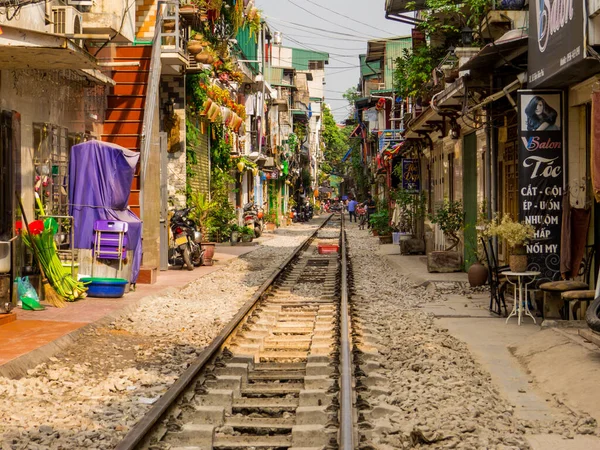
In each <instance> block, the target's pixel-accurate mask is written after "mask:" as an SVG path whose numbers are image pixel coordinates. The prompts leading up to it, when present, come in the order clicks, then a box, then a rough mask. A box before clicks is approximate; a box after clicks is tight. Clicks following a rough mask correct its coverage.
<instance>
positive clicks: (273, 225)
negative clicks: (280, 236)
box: [265, 222, 277, 231]
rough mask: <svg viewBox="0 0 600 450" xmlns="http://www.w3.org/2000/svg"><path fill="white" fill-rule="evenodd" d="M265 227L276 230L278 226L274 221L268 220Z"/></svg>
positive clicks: (268, 229)
mask: <svg viewBox="0 0 600 450" xmlns="http://www.w3.org/2000/svg"><path fill="white" fill-rule="evenodd" d="M265 228H266V230H267V231H275V229H276V228H277V225H275V224H274V223H269V222H267V223H266V224H265Z"/></svg>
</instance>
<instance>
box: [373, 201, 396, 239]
mask: <svg viewBox="0 0 600 450" xmlns="http://www.w3.org/2000/svg"><path fill="white" fill-rule="evenodd" d="M369 223H370V224H371V230H372V232H373V236H379V243H380V244H391V243H392V227H391V226H390V214H389V211H388V210H387V209H381V210H379V211H378V212H376V213H374V214H371V217H370V218H369Z"/></svg>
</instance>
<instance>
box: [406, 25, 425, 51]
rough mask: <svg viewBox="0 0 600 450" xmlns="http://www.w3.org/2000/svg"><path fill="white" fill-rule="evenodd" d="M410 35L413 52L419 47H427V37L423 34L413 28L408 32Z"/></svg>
mask: <svg viewBox="0 0 600 450" xmlns="http://www.w3.org/2000/svg"><path fill="white" fill-rule="evenodd" d="M410 34H411V37H412V49H413V50H416V49H418V48H419V47H425V46H426V45H427V37H426V36H425V33H424V32H422V31H420V30H417V29H416V28H413V29H412V30H410Z"/></svg>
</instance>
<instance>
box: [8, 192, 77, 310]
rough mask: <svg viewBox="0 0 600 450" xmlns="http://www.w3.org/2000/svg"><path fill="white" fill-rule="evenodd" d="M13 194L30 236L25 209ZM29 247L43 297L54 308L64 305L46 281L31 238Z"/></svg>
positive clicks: (62, 300) (16, 194)
mask: <svg viewBox="0 0 600 450" xmlns="http://www.w3.org/2000/svg"><path fill="white" fill-rule="evenodd" d="M15 196H16V197H17V201H18V202H19V207H20V208H21V213H22V214H23V222H25V228H26V229H27V232H28V233H29V235H30V236H31V233H30V232H29V222H28V221H27V216H26V215H25V209H24V208H23V203H22V202H21V197H19V194H18V193H17V192H15ZM31 247H32V248H33V254H34V256H35V260H36V261H37V263H38V268H39V269H40V274H41V275H42V289H43V290H44V299H45V300H46V301H47V302H48V303H50V304H51V305H52V306H55V307H56V308H63V307H64V306H65V305H66V303H65V300H64V298H63V297H62V296H61V295H59V294H58V292H56V291H55V290H54V288H53V287H52V285H51V284H50V283H49V282H48V278H46V274H45V273H44V269H43V267H42V262H41V260H40V255H39V254H38V249H37V247H36V245H35V242H33V239H32V240H31Z"/></svg>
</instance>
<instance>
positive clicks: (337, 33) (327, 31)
mask: <svg viewBox="0 0 600 450" xmlns="http://www.w3.org/2000/svg"><path fill="white" fill-rule="evenodd" d="M269 17H270V18H271V19H275V20H277V21H279V22H282V23H285V24H289V25H295V26H297V27H302V28H301V29H305V28H309V29H311V30H317V31H321V32H325V33H330V34H334V35H338V36H346V37H350V38H356V37H357V36H356V34H348V33H342V32H341V31H331V30H327V29H325V28H319V27H311V26H309V25H304V24H302V23H298V22H290V21H287V20H283V19H276V18H275V17H273V16H269ZM369 40H390V39H387V38H382V37H376V36H370V37H369Z"/></svg>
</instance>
